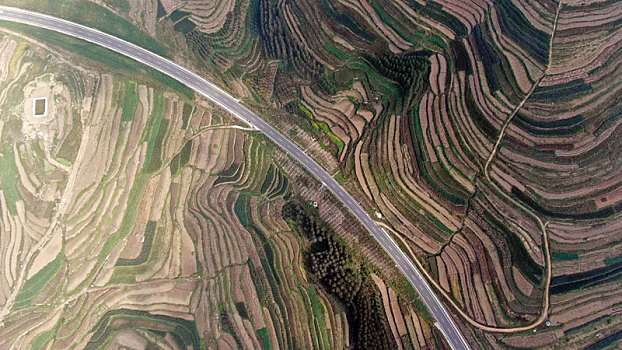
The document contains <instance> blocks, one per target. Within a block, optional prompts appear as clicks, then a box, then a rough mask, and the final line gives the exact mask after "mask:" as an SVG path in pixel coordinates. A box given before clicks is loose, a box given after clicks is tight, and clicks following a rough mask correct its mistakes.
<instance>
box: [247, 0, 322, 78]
mask: <svg viewBox="0 0 622 350" xmlns="http://www.w3.org/2000/svg"><path fill="white" fill-rule="evenodd" d="M284 16H285V15H284V13H283V11H282V9H281V8H280V7H279V3H278V1H276V0H260V1H259V4H258V5H257V14H256V24H257V28H258V29H259V35H260V37H261V40H262V42H263V47H264V49H265V53H266V56H267V57H268V58H274V59H281V60H284V61H286V62H287V66H288V68H290V69H293V70H295V71H296V72H297V73H298V74H299V75H300V76H301V77H304V78H310V77H314V76H316V75H317V74H319V73H321V71H322V66H321V65H320V64H319V62H317V60H316V59H315V58H314V57H313V56H312V55H311V54H310V53H309V51H308V50H307V49H306V48H305V47H302V45H300V44H299V43H298V42H297V41H296V40H294V37H293V35H292V34H291V33H290V31H289V28H288V26H287V23H286V22H285V18H284Z"/></svg>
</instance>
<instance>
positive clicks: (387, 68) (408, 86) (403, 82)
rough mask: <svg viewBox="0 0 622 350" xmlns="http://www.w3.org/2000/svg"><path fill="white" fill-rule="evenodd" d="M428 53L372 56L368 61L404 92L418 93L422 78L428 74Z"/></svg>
mask: <svg viewBox="0 0 622 350" xmlns="http://www.w3.org/2000/svg"><path fill="white" fill-rule="evenodd" d="M428 54H429V53H428V52H427V51H421V52H416V53H410V54H403V55H385V56H380V57H376V56H372V57H369V58H367V60H368V61H369V62H370V63H371V64H372V65H373V66H374V67H375V68H376V69H377V70H378V72H379V73H380V74H382V75H383V76H385V77H387V78H389V79H391V80H393V81H395V82H397V83H398V85H399V86H400V87H401V89H402V90H403V92H405V93H406V92H408V91H417V90H418V89H419V87H420V84H421V81H422V80H423V79H422V78H425V76H426V75H427V73H428V70H429V67H430V63H429V61H428V58H427V57H428Z"/></svg>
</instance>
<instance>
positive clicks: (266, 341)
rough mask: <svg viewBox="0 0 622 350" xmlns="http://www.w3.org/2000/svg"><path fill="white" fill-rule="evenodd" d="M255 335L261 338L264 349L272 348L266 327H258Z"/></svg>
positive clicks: (270, 349) (269, 349)
mask: <svg viewBox="0 0 622 350" xmlns="http://www.w3.org/2000/svg"><path fill="white" fill-rule="evenodd" d="M257 336H259V339H261V342H262V343H263V348H264V350H272V342H271V341H270V335H269V334H268V328H267V327H264V328H262V329H258V330H257Z"/></svg>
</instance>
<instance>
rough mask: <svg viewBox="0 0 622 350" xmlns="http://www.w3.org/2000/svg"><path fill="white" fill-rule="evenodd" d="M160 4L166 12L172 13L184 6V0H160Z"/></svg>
mask: <svg viewBox="0 0 622 350" xmlns="http://www.w3.org/2000/svg"><path fill="white" fill-rule="evenodd" d="M160 3H161V4H162V7H164V10H165V11H166V13H170V12H172V11H173V10H175V9H176V8H178V7H180V6H182V5H183V4H184V1H183V0H160Z"/></svg>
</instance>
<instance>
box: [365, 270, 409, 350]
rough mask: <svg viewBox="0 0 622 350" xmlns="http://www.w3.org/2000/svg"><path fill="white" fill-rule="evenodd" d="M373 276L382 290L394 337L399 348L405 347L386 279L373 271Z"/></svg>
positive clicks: (383, 302)
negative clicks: (394, 315) (394, 314)
mask: <svg viewBox="0 0 622 350" xmlns="http://www.w3.org/2000/svg"><path fill="white" fill-rule="evenodd" d="M371 278H372V279H373V280H374V283H376V286H378V289H379V290H380V294H381V295H382V304H383V305H384V311H385V313H386V315H387V320H388V321H389V326H390V327H391V332H392V333H393V338H395V342H396V344H397V346H398V348H399V349H403V348H404V347H403V345H402V342H401V339H400V334H399V332H398V329H397V326H396V319H395V318H394V317H393V315H392V307H391V306H392V305H391V300H390V297H389V293H387V287H386V285H385V284H384V281H383V280H382V279H381V278H380V277H378V276H377V275H376V274H373V273H372V274H371ZM400 315H401V314H400Z"/></svg>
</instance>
